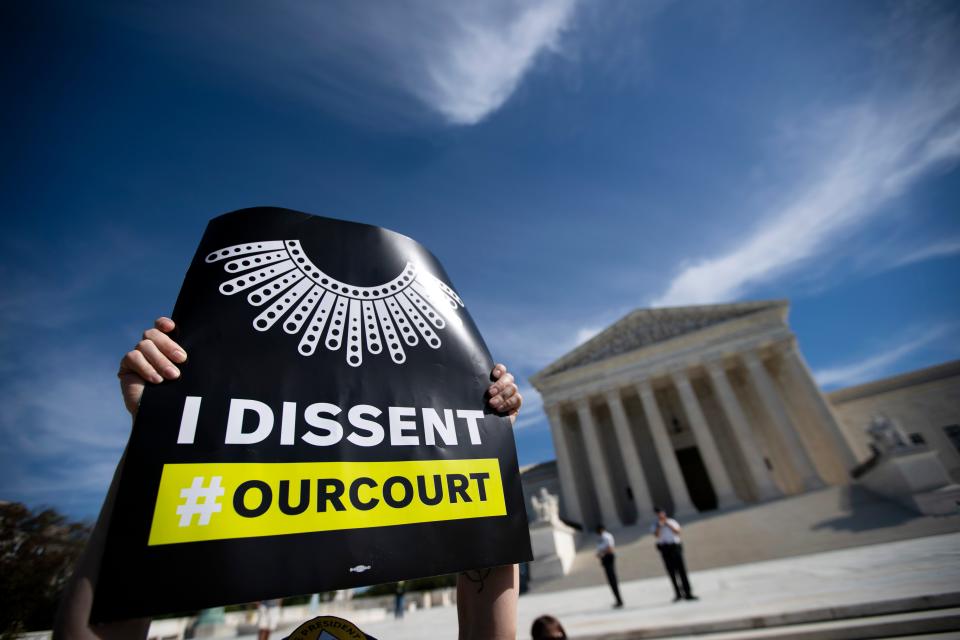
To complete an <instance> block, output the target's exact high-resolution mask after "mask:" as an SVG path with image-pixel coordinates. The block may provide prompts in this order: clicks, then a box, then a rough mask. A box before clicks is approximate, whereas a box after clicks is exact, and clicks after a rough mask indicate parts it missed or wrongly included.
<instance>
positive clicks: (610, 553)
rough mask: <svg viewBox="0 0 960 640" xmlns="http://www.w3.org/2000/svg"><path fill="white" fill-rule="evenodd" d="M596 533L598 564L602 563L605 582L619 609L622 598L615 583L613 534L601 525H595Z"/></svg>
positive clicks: (618, 586)
mask: <svg viewBox="0 0 960 640" xmlns="http://www.w3.org/2000/svg"><path fill="white" fill-rule="evenodd" d="M597 535H598V536H600V539H599V540H598V541H597V557H598V558H600V564H601V565H603V572H604V573H606V574H607V582H609V583H610V589H611V590H612V591H613V595H614V597H615V598H616V599H617V601H616V602H615V603H614V605H613V606H614V608H616V609H619V608H620V607H622V606H623V599H622V598H621V597H620V585H619V584H618V583H617V569H616V566H615V565H614V563H615V562H616V554H615V553H614V550H615V547H614V541H613V534H611V533H610V532H609V531H607V529H606V528H605V527H604V526H603V525H602V524H598V525H597Z"/></svg>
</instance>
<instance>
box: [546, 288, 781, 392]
mask: <svg viewBox="0 0 960 640" xmlns="http://www.w3.org/2000/svg"><path fill="white" fill-rule="evenodd" d="M789 306H790V301H789V300H787V299H785V298H779V299H771V300H751V301H748V302H733V303H727V304H703V305H686V306H677V307H649V308H648V307H645V308H641V309H634V310H633V311H631V312H630V313H628V314H626V315H625V316H623V317H622V318H620V319H619V320H617V321H616V322H614V323H613V324H611V325H610V326H609V327H607V328H606V329H604V330H603V331H601V332H600V333H598V334H597V335H595V336H593V337H592V338H590V339H589V340H587V341H586V342H584V343H583V344H580V345H577V346H576V347H574V348H573V349H571V350H570V351H568V352H567V353H565V354H563V355H562V356H560V357H559V358H557V359H556V360H554V361H553V362H551V363H550V364H548V365H547V366H545V367H544V368H543V369H541V370H540V371H538V372H536V373H535V374H533V375H532V376H530V382H531V383H532V384H533V385H534V386H536V385H537V383H538V382H539V381H541V380H544V379H546V378H549V377H550V376H553V375H556V374H559V373H562V372H564V371H569V370H572V369H577V368H579V367H580V366H587V365H589V364H590V363H584V364H580V365H573V366H570V367H565V366H564V365H566V364H567V363H569V362H571V361H575V360H577V359H578V358H579V357H581V356H582V355H584V354H585V353H588V352H590V351H592V350H593V349H595V348H596V347H598V346H600V345H601V344H602V343H603V342H604V341H605V340H607V339H608V338H609V337H610V336H612V335H613V334H615V333H616V332H617V331H619V330H620V329H621V328H622V327H623V326H625V325H629V324H631V323H632V322H634V321H636V320H638V319H639V318H641V317H643V316H655V315H664V314H668V313H670V312H675V311H684V312H690V311H696V310H704V311H717V310H719V309H726V310H729V311H732V312H736V311H748V313H746V314H745V315H742V316H738V317H731V318H727V319H726V320H722V321H720V322H718V323H717V324H715V325H709V326H707V327H701V328H700V329H696V330H694V331H691V332H689V333H686V334H681V335H695V334H696V333H698V332H700V331H705V330H707V329H710V328H713V327H716V326H720V325H722V324H725V323H727V322H733V321H735V320H740V319H742V318H745V317H748V316H750V315H752V314H753V313H760V312H762V311H769V310H770V309H775V308H781V309H788V308H789ZM674 337H678V336H674ZM671 339H672V338H671ZM652 344H658V343H657V342H654V343H651V344H647V345H643V346H642V347H639V349H634V351H637V350H640V349H645V348H647V347H649V346H651V345H652ZM625 353H628V352H625Z"/></svg>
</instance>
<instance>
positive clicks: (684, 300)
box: [652, 17, 960, 306]
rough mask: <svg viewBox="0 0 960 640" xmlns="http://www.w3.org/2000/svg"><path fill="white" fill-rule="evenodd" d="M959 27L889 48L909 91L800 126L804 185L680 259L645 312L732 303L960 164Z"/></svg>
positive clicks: (945, 26)
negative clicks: (713, 244) (747, 225)
mask: <svg viewBox="0 0 960 640" xmlns="http://www.w3.org/2000/svg"><path fill="white" fill-rule="evenodd" d="M956 26H957V25H956V24H955V21H954V19H953V18H952V17H947V18H943V19H942V20H941V21H939V22H937V23H935V24H934V25H933V26H931V25H929V24H928V25H926V26H925V27H924V28H923V29H917V30H916V31H914V32H911V33H910V34H900V39H897V40H893V41H891V42H890V43H888V45H887V46H888V47H893V46H899V45H903V44H904V43H905V42H906V44H908V45H909V46H908V47H907V48H904V49H902V50H901V51H900V53H902V55H903V58H904V59H905V60H907V61H909V64H908V62H904V65H905V66H908V67H909V69H908V70H907V72H906V73H905V74H904V75H905V76H906V77H908V78H909V82H910V84H905V85H902V86H896V87H895V88H893V89H891V88H890V87H886V86H884V87H882V88H878V89H877V91H876V95H872V96H871V97H869V98H867V99H862V100H861V101H859V102H857V103H855V104H850V105H845V106H842V107H840V108H836V109H833V110H829V111H824V112H821V113H817V114H814V115H813V116H812V117H810V119H809V122H804V123H799V124H798V125H797V126H796V127H795V129H796V130H797V131H802V132H803V133H802V137H798V138H797V139H794V140H792V142H794V143H796V144H797V145H804V144H805V145H806V148H805V149H804V151H805V154H804V157H809V166H808V167H807V170H806V171H804V172H800V174H801V175H803V176H804V177H803V178H802V179H800V180H798V181H797V182H795V183H793V184H787V185H784V186H783V188H782V189H781V190H782V191H784V192H786V193H788V194H789V195H788V196H787V197H786V198H785V199H784V200H783V201H781V202H779V203H771V204H769V205H768V206H766V207H764V210H763V212H762V213H759V214H758V215H757V216H755V218H760V219H761V222H759V224H758V225H757V226H756V227H754V228H753V229H747V230H744V232H743V239H742V240H740V241H735V242H733V243H732V246H731V248H729V249H728V250H727V251H725V252H723V253H721V254H719V255H715V256H713V257H710V258H705V259H701V260H694V261H687V263H686V264H685V265H684V266H683V267H682V268H681V269H680V272H679V273H678V274H677V275H676V276H675V277H674V278H673V279H672V280H671V282H670V284H669V285H668V286H667V287H666V290H665V291H664V292H663V293H662V294H661V295H659V296H656V297H655V298H654V299H653V301H652V304H653V305H655V306H668V305H682V304H698V303H712V302H720V301H727V300H732V299H737V298H739V297H742V296H743V295H745V294H746V293H747V292H748V291H749V289H750V288H751V287H754V286H756V285H758V284H761V283H766V282H769V281H772V280H774V279H776V278H778V277H780V276H783V275H784V274H785V273H787V272H790V271H793V270H796V269H797V268H798V267H800V266H802V265H806V264H811V263H813V262H814V261H815V260H818V259H821V258H824V257H829V256H830V255H831V253H833V252H835V251H836V250H837V249H838V245H839V244H840V243H841V242H843V241H845V240H846V239H848V238H849V236H850V235H851V233H852V232H853V231H855V230H856V229H859V228H860V227H862V226H863V225H865V224H866V223H867V222H868V221H870V220H871V219H872V218H875V217H876V216H877V215H879V214H880V213H882V212H883V205H885V204H886V203H888V202H889V201H890V200H891V199H893V198H894V197H896V196H898V195H900V194H902V193H903V192H904V191H905V190H906V189H908V188H909V187H910V186H911V185H913V184H914V183H915V182H916V181H917V180H918V179H920V178H921V177H923V176H926V175H928V174H930V173H931V172H932V171H934V170H936V169H938V168H941V167H943V166H946V165H948V164H949V163H952V162H955V161H956V160H957V158H958V157H960V76H958V75H957V73H956V60H957V59H960V51H958V49H960V46H958V44H957V40H956V38H955V36H956V31H955V29H956ZM884 80H885V81H887V82H892V81H891V80H890V79H889V78H884ZM878 83H879V84H883V82H881V81H878ZM785 142H787V141H785ZM943 250H949V249H943ZM941 253H942V251H941ZM935 254H936V253H930V254H928V256H926V257H931V256H933V255H935ZM924 257H925V256H919V255H918V256H914V258H913V260H914V261H916V260H917V259H923V258H924Z"/></svg>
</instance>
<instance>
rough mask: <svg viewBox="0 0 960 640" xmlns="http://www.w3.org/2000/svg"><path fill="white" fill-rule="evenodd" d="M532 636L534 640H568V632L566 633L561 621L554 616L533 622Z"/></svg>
mask: <svg viewBox="0 0 960 640" xmlns="http://www.w3.org/2000/svg"><path fill="white" fill-rule="evenodd" d="M530 635H531V636H532V637H533V640H548V639H549V638H566V637H567V632H566V631H564V629H563V625H562V624H560V621H559V620H557V619H556V618H554V617H553V616H540V617H539V618H537V619H536V620H534V621H533V626H532V627H530Z"/></svg>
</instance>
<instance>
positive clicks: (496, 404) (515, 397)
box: [487, 364, 523, 424]
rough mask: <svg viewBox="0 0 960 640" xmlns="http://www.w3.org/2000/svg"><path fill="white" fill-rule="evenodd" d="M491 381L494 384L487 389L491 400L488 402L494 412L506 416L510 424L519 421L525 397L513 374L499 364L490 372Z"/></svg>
mask: <svg viewBox="0 0 960 640" xmlns="http://www.w3.org/2000/svg"><path fill="white" fill-rule="evenodd" d="M490 379H491V380H493V381H494V382H493V384H492V385H490V388H489V389H487V395H489V396H490V399H489V400H487V402H489V403H490V406H491V407H493V410H494V411H496V412H497V413H499V414H500V415H506V416H507V417H509V418H510V424H513V423H514V422H515V421H516V419H517V414H518V413H520V405H522V404H523V396H522V395H520V391H519V390H517V384H516V382H515V381H514V379H513V374H512V373H510V372H509V371H507V367H505V366H504V365H502V364H497V365H496V366H494V367H493V371H491V372H490Z"/></svg>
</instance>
